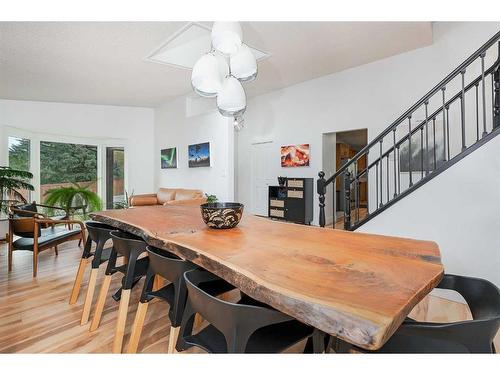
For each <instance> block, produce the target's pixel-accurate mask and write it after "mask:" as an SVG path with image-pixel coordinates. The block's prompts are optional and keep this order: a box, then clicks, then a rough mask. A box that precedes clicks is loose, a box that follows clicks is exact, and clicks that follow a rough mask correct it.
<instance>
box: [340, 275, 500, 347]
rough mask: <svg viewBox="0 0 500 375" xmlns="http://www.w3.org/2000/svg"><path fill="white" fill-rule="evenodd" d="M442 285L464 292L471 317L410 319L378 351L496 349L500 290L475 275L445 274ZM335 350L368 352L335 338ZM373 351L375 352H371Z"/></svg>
mask: <svg viewBox="0 0 500 375" xmlns="http://www.w3.org/2000/svg"><path fill="white" fill-rule="evenodd" d="M437 288H439V289H449V290H454V291H456V292H458V293H459V294H461V295H462V297H463V298H464V299H465V301H466V302H467V305H468V306H469V309H470V311H471V313H472V320H466V321H459V322H452V323H428V322H419V321H415V320H411V319H407V320H405V321H404V322H403V324H402V325H401V326H400V327H399V328H398V330H397V331H396V332H395V333H394V335H393V336H392V337H391V338H390V339H389V341H387V343H386V344H385V345H384V346H383V347H382V348H381V349H379V350H377V351H375V353H495V352H496V350H495V346H494V344H493V339H494V337H495V335H496V334H497V332H498V329H499V327H500V290H499V289H498V288H497V287H496V286H495V285H494V284H493V283H491V282H489V281H487V280H483V279H477V278H473V277H465V276H457V275H445V276H444V277H443V280H442V281H441V283H440V284H439V285H438V286H437ZM332 341H333V342H334V343H333V349H334V351H335V352H349V351H351V350H353V349H354V351H358V352H365V353H366V352H367V351H363V350H362V349H359V348H356V347H354V346H352V345H350V344H347V343H345V342H343V341H340V340H335V339H334V340H332ZM370 353H372V352H370Z"/></svg>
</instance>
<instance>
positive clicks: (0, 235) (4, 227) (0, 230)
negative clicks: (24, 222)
mask: <svg viewBox="0 0 500 375" xmlns="http://www.w3.org/2000/svg"><path fill="white" fill-rule="evenodd" d="M8 231H9V220H8V219H0V240H5V235H6V234H7V232H8Z"/></svg>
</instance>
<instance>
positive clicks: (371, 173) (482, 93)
mask: <svg viewBox="0 0 500 375" xmlns="http://www.w3.org/2000/svg"><path fill="white" fill-rule="evenodd" d="M497 43H498V48H495V44H497ZM495 52H496V56H497V57H496V59H495V60H494V62H493V63H492V64H491V65H490V67H489V68H487V69H486V68H485V65H486V61H485V60H486V59H487V58H488V57H492V56H494V54H495ZM467 74H468V75H469V76H470V75H472V77H473V79H470V80H467ZM466 82H467V83H466ZM455 91H456V92H455ZM449 92H453V93H454V94H453V95H451V96H449V95H448V98H447V94H448V93H449ZM490 107H491V108H490ZM471 113H472V115H471ZM419 117H420V118H421V119H420V121H418V118H419ZM450 132H451V134H452V136H451V137H450ZM439 133H440V134H439ZM498 134H500V31H499V32H498V33H496V34H495V35H494V36H493V37H492V38H491V39H490V40H488V41H487V42H486V43H485V44H484V45H483V46H481V47H480V48H479V49H478V50H477V51H476V52H474V53H473V54H472V55H471V56H470V57H469V58H467V60H465V61H464V62H463V63H462V64H460V65H459V66H458V67H457V68H456V69H454V70H453V71H452V72H451V73H450V74H449V75H448V76H446V77H445V78H444V79H443V80H442V81H441V82H439V83H438V84H437V85H436V86H434V87H433V88H432V89H431V90H430V91H429V92H428V93H427V94H426V95H424V96H423V97H422V98H421V99H420V100H418V101H417V102H416V103H415V104H414V105H412V106H411V107H410V108H409V109H408V110H407V111H405V112H404V113H403V114H402V115H401V116H400V117H399V118H398V119H397V120H396V121H394V122H393V123H392V124H391V125H390V126H389V127H387V128H386V129H385V130H384V131H383V132H382V133H380V134H379V135H378V136H377V137H376V138H375V139H373V140H372V141H371V142H370V143H369V144H368V145H366V146H365V147H363V149H361V150H360V151H359V152H358V153H356V155H354V156H353V157H352V158H351V159H350V160H349V161H348V162H347V163H346V164H344V165H343V166H342V167H341V168H340V169H338V170H337V171H336V172H335V173H334V174H333V175H332V176H331V177H329V178H328V179H325V173H324V172H323V171H321V172H319V173H318V176H319V179H318V180H317V193H318V198H319V208H320V210H319V225H320V226H322V227H324V226H325V225H326V218H325V199H326V189H327V186H328V185H330V184H333V185H334V188H333V213H334V219H333V222H334V223H333V225H334V226H335V221H336V220H335V215H336V209H335V200H336V199H335V198H336V197H335V194H336V189H335V184H336V182H335V181H336V179H337V177H341V178H342V183H343V184H344V186H343V189H342V190H341V191H342V192H343V193H341V194H342V196H341V197H340V199H342V200H343V201H344V204H343V227H344V229H347V230H354V229H356V228H358V227H359V226H361V225H363V224H364V223H366V222H367V221H368V220H370V219H371V218H373V217H375V216H376V215H378V214H379V213H381V212H382V211H384V210H385V209H387V208H388V207H390V206H391V205H392V204H394V203H396V202H397V201H398V200H400V199H402V198H403V197H404V196H406V195H408V194H410V193H411V192H412V191H414V190H416V189H417V188H419V187H420V186H422V185H423V184H425V183H426V182H428V181H430V180H431V179H432V178H434V177H436V176H437V175H439V174H440V173H441V172H443V171H444V170H446V169H448V168H449V167H450V166H452V165H453V164H455V163H456V162H457V161H459V160H461V159H462V158H463V157H465V156H466V155H468V154H469V153H471V152H472V151H474V150H475V149H477V148H478V147H480V146H481V145H483V144H484V143H486V142H488V141H489V140H490V139H492V138H493V137H495V136H496V135H498ZM370 157H372V158H371V160H370ZM361 158H366V167H365V168H363V169H361V168H358V166H359V164H360V160H361ZM362 180H363V181H366V185H367V191H368V192H367V194H368V197H367V198H368V204H367V205H366V207H362V204H361V202H360V182H361V181H362ZM402 180H403V181H402ZM361 209H364V211H362V210H361Z"/></svg>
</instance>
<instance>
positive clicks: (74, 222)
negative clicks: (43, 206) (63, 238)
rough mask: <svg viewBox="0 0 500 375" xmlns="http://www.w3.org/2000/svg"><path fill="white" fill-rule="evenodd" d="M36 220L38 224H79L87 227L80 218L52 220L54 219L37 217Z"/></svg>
mask: <svg viewBox="0 0 500 375" xmlns="http://www.w3.org/2000/svg"><path fill="white" fill-rule="evenodd" d="M35 222H36V223H38V224H78V225H79V226H80V228H81V229H82V230H83V229H85V224H83V222H81V221H80V220H52V219H36V218H35Z"/></svg>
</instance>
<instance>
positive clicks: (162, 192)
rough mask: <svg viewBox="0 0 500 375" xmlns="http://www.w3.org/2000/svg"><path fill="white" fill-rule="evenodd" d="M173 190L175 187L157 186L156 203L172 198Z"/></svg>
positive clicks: (173, 196) (173, 197)
mask: <svg viewBox="0 0 500 375" xmlns="http://www.w3.org/2000/svg"><path fill="white" fill-rule="evenodd" d="M175 190H176V189H168V188H159V189H158V193H157V194H156V198H157V199H158V204H163V203H165V202H168V201H172V200H174V199H175Z"/></svg>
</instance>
